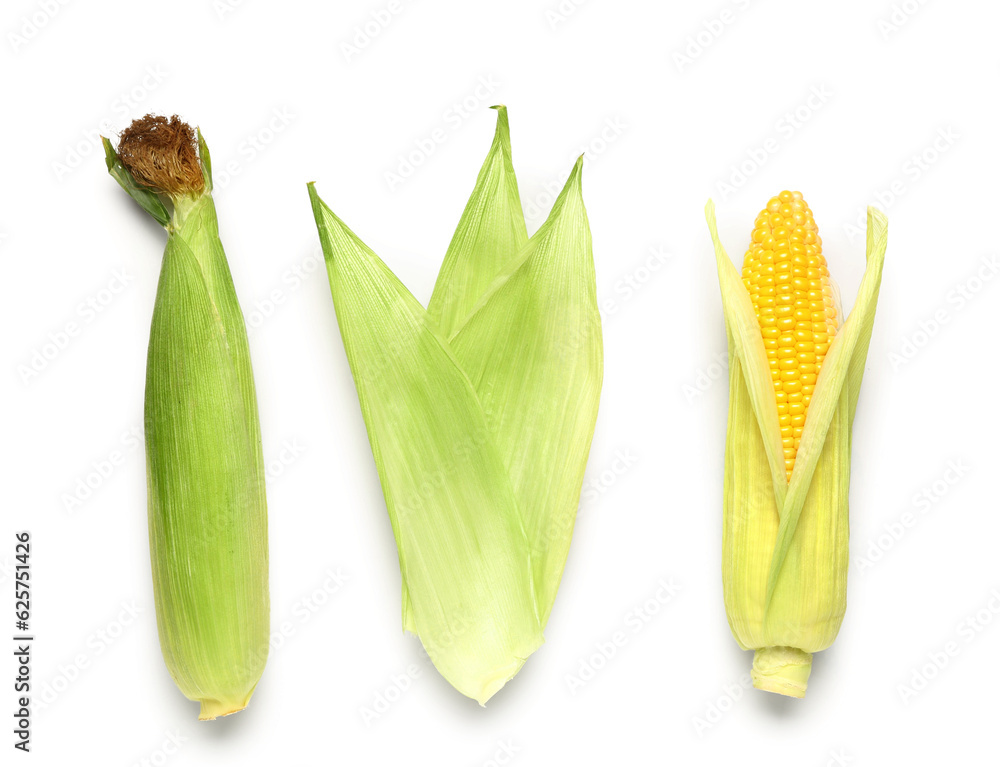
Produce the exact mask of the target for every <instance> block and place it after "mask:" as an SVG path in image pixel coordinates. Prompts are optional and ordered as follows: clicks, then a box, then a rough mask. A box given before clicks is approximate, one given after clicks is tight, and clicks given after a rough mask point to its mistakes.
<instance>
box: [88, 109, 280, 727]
mask: <svg viewBox="0 0 1000 767" xmlns="http://www.w3.org/2000/svg"><path fill="white" fill-rule="evenodd" d="M104 149H105V154H106V159H107V165H108V171H109V172H110V173H111V175H112V176H113V177H114V178H115V179H116V180H117V181H118V183H119V184H121V186H122V188H124V189H125V191H126V192H128V193H129V195H130V196H131V197H132V198H133V199H135V200H136V202H138V203H139V204H140V205H141V206H142V208H143V209H144V210H145V211H146V212H147V213H149V214H150V215H151V216H153V218H155V219H156V220H157V221H158V222H159V223H160V224H161V225H163V226H164V227H165V228H166V230H167V247H166V251H165V253H164V256H163V265H162V269H161V272H160V281H159V287H158V289H157V294H156V304H155V306H154V309H153V320H152V326H151V328H150V338H149V355H148V358H147V363H146V402H145V437H146V476H147V485H148V513H149V546H150V559H151V562H152V569H153V592H154V597H155V602H156V622H157V627H158V630H159V635H160V647H161V649H162V651H163V658H164V660H165V661H166V664H167V668H168V670H169V671H170V675H171V676H172V677H173V679H174V682H176V684H177V686H178V687H179V688H180V690H181V692H183V693H184V695H185V696H187V697H188V698H190V699H191V700H194V701H198V702H200V703H201V712H200V715H199V719H215V718H216V717H217V716H224V715H226V714H231V713H235V712H236V711H240V710H242V709H243V708H245V707H246V705H247V703H248V702H249V700H250V696H251V695H252V694H253V691H254V688H255V687H256V685H257V682H258V680H259V679H260V676H261V673H262V672H263V669H264V663H265V661H266V659H267V651H268V642H269V597H268V558H267V507H266V502H265V497H264V462H263V456H262V452H261V439H260V424H259V421H258V416H257V399H256V394H255V390H254V382H253V373H252V370H251V368H250V351H249V347H248V344H247V334H246V328H245V326H244V323H243V315H242V313H241V311H240V307H239V303H238V302H237V299H236V292H235V289H234V287H233V280H232V277H231V275H230V273H229V266H228V264H227V262H226V256H225V253H224V252H223V249H222V243H221V241H220V240H219V234H218V222H217V219H216V214H215V205H214V203H213V201H212V194H211V191H212V173H211V159H210V156H209V153H208V147H207V146H206V145H205V142H204V140H203V139H202V138H201V135H200V133H199V134H198V136H197V140H196V138H195V132H194V130H192V129H191V127H190V126H188V125H187V124H185V123H183V122H181V121H180V120H179V119H178V118H177V117H176V116H175V117H173V118H171V119H169V120H168V119H167V118H165V117H154V116H152V115H147V116H146V117H144V118H141V119H139V120H136V121H135V122H133V123H132V125H131V126H130V127H129V128H128V129H126V130H125V131H124V132H123V133H122V136H121V140H120V143H119V147H118V151H117V152H116V151H115V150H114V148H113V147H112V146H111V143H110V142H109V141H108V140H107V139H104Z"/></svg>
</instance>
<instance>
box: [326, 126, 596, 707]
mask: <svg viewBox="0 0 1000 767" xmlns="http://www.w3.org/2000/svg"><path fill="white" fill-rule="evenodd" d="M497 110H498V120H497V129H496V134H495V137H494V141H493V145H492V147H491V149H490V152H489V154H488V155H487V158H486V161H485V162H484V163H483V166H482V169H481V170H480V173H479V178H478V180H477V183H476V186H475V189H474V190H473V193H472V197H471V198H470V200H469V203H468V205H467V206H466V209H465V212H464V214H463V215H462V218H461V220H460V222H459V225H458V228H457V230H456V232H455V235H454V237H453V238H452V242H451V245H450V247H449V248H448V252H447V254H446V256H445V260H444V264H443V266H442V268H441V272H440V274H439V276H438V280H437V284H436V286H435V289H434V294H433V296H432V298H431V300H430V303H429V306H428V309H427V310H426V311H425V310H424V308H423V307H422V306H421V305H420V304H419V302H418V301H417V300H416V299H415V298H414V297H413V296H412V295H411V294H410V293H409V291H407V290H406V288H405V287H404V286H403V285H402V283H400V282H399V280H397V279H396V278H395V276H394V275H393V274H392V272H391V271H390V270H389V269H388V267H387V266H386V265H385V264H384V263H383V262H382V261H381V260H379V259H378V257H377V256H376V255H375V254H374V253H372V251H371V250H369V249H368V248H367V247H366V246H365V245H363V244H362V243H361V241H360V240H359V239H358V238H357V237H356V236H355V235H354V234H353V233H352V232H351V231H350V230H349V229H348V228H347V227H346V226H345V225H344V224H343V222H342V221H341V220H340V219H339V218H337V217H336V216H335V215H334V214H333V213H332V212H331V210H330V209H329V208H328V207H327V206H326V205H325V204H324V203H323V202H322V201H321V200H320V199H319V196H318V195H317V194H316V191H315V189H314V188H313V186H312V185H310V187H309V191H310V196H311V199H312V205H313V212H314V215H315V217H316V223H317V226H318V228H319V233H320V240H321V243H322V246H323V253H324V255H325V258H326V265H327V271H328V273H329V277H330V287H331V291H332V294H333V301H334V306H335V307H336V312H337V320H338V322H339V325H340V332H341V336H342V338H343V341H344V348H345V350H346V352H347V358H348V360H349V362H350V365H351V371H352V373H353V376H354V380H355V384H356V387H357V391H358V399H359V400H360V402H361V411H362V414H363V415H364V419H365V424H366V426H367V429H368V437H369V441H370V443H371V447H372V453H373V455H374V457H375V464H376V467H377V469H378V473H379V478H380V479H381V482H382V490H383V495H384V497H385V501H386V506H387V508H388V511H389V517H390V520H391V522H392V529H393V533H394V535H395V538H396V545H397V550H398V553H399V564H400V570H401V573H402V585H403V625H404V627H405V628H406V629H407V630H410V631H412V632H414V633H416V634H417V635H418V636H419V637H420V640H421V642H422V643H423V645H424V647H425V649H426V650H427V653H428V655H429V656H430V658H431V660H432V661H433V662H434V664H435V666H436V667H437V668H438V670H439V671H440V672H441V673H442V675H444V676H445V678H446V679H448V681H449V682H450V683H451V684H452V685H454V686H455V688H456V689H458V690H459V691H460V692H462V693H464V694H465V695H467V696H469V697H471V698H474V699H475V700H477V701H479V702H480V703H481V704H482V703H485V702H486V701H487V700H488V699H489V698H490V697H491V696H492V695H493V694H494V693H496V692H497V690H499V689H500V688H501V687H502V686H503V685H504V684H505V683H506V681H507V680H508V679H510V678H511V677H512V676H514V674H516V673H517V671H518V670H519V669H520V668H521V666H522V664H523V663H524V661H525V659H526V658H527V657H528V655H530V654H531V653H532V652H533V651H534V650H535V649H536V648H537V647H538V646H539V645H540V644H541V642H542V629H543V628H544V626H545V623H546V621H547V620H548V616H549V613H550V611H551V609H552V604H553V601H554V599H555V594H556V591H557V589H558V586H559V580H560V578H561V576H562V571H563V567H564V565H565V561H566V555H567V552H568V549H569V542H570V538H571V536H572V530H573V522H574V519H575V515H576V509H577V506H578V503H579V497H580V488H581V484H582V481H583V472H584V468H585V466H586V462H587V455H588V452H589V449H590V442H591V438H592V435H593V431H594V424H595V421H596V417H597V406H598V400H599V397H600V388H601V378H602V373H603V351H602V345H601V328H600V318H599V315H598V312H597V300H596V290H595V280H594V266H593V256H592V253H591V241H590V229H589V225H588V222H587V215H586V210H585V209H584V206H583V199H582V193H581V174H582V161H580V162H577V164H576V166H575V167H574V169H573V171H572V173H571V174H570V176H569V179H568V180H567V182H566V185H565V188H564V189H563V191H562V193H561V194H560V195H559V198H558V199H557V200H556V202H555V204H554V205H553V208H552V212H551V213H550V215H549V218H548V220H547V221H546V222H545V223H544V224H543V225H542V227H541V228H540V229H539V231H538V232H537V233H536V234H535V235H534V236H533V237H532V238H531V239H530V240H529V239H528V237H527V234H526V230H525V224H524V215H523V213H522V211H521V203H520V197H519V195H518V191H517V182H516V180H515V177H514V172H513V166H512V164H511V154H510V137H509V132H508V123H507V114H506V109H505V108H503V107H497Z"/></svg>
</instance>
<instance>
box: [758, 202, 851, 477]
mask: <svg viewBox="0 0 1000 767" xmlns="http://www.w3.org/2000/svg"><path fill="white" fill-rule="evenodd" d="M743 284H744V285H746V287H747V292H749V293H750V301H751V303H752V304H753V308H754V313H755V314H756V315H757V320H758V322H760V329H761V335H762V336H763V340H764V349H765V351H766V352H767V364H768V366H769V367H770V369H771V380H772V381H774V393H775V397H776V399H777V403H778V423H779V425H780V426H781V447H782V451H783V453H784V456H785V471H786V474H787V475H788V478H789V479H791V476H792V468H793V467H794V466H795V453H796V451H797V450H798V448H799V444H800V443H801V441H802V429H803V426H804V424H805V420H806V412H807V411H808V409H809V402H810V400H811V399H812V394H813V389H814V387H815V385H816V378H817V377H818V375H819V369H820V367H821V366H822V364H823V359H824V358H825V357H826V352H827V350H828V349H829V348H830V342H831V341H832V340H833V337H834V336H835V335H836V333H837V326H838V324H839V323H838V311H837V307H836V306H834V298H833V285H832V283H831V282H830V272H829V271H828V270H827V267H826V259H824V258H823V251H822V240H820V238H819V234H818V232H817V230H816V222H815V221H813V215H812V211H811V210H809V206H808V205H806V202H805V200H803V199H802V193H801V192H787V191H786V192H782V193H781V194H780V195H778V196H777V197H772V198H771V199H770V201H769V202H768V203H767V207H766V208H765V209H764V210H762V211H761V212H760V215H759V216H757V221H756V222H755V224H754V230H753V234H752V235H751V240H750V247H749V248H748V249H747V253H746V257H745V258H744V260H743Z"/></svg>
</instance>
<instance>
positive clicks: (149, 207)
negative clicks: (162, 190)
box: [101, 136, 170, 226]
mask: <svg viewBox="0 0 1000 767" xmlns="http://www.w3.org/2000/svg"><path fill="white" fill-rule="evenodd" d="M101 141H102V142H103V144H104V161H105V162H106V163H107V166H108V173H110V174H111V177H112V178H114V180H115V181H117V182H118V183H119V185H120V186H121V188H122V189H124V190H125V191H126V192H127V193H128V196H129V197H131V198H132V199H133V200H135V201H136V202H137V203H139V206H140V207H141V208H142V209H143V210H144V211H146V212H147V213H148V214H149V215H151V216H152V217H153V218H155V219H156V221H157V222H158V223H159V224H160V226H166V225H167V224H168V223H169V222H170V211H168V210H167V206H166V205H164V204H163V200H162V199H161V198H160V196H159V195H158V194H156V193H155V192H153V191H151V190H150V189H147V188H146V187H144V186H140V185H139V184H138V183H137V182H136V180H135V178H133V176H132V174H131V173H129V172H128V170H126V169H125V166H124V165H122V162H121V160H120V159H119V158H118V152H116V151H115V148H114V147H113V146H111V142H110V141H108V139H106V138H104V137H103V136H102V137H101Z"/></svg>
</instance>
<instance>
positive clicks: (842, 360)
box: [705, 201, 887, 697]
mask: <svg viewBox="0 0 1000 767" xmlns="http://www.w3.org/2000/svg"><path fill="white" fill-rule="evenodd" d="M705 215H706V218H707V220H708V225H709V229H710V231H711V234H712V241H713V242H714V244H715V257H716V265H717V267H718V272H719V283H720V286H721V289H722V305H723V311H724V313H725V318H726V335H727V339H728V345H729V420H728V425H727V429H726V456H725V485H724V491H723V548H722V585H723V593H724V596H725V605H726V615H727V617H728V619H729V627H730V629H731V630H732V633H733V637H734V638H735V639H736V641H737V642H738V643H739V645H740V647H741V648H743V649H744V650H748V649H752V650H755V651H756V652H755V656H754V667H753V673H752V677H753V681H754V685H755V686H757V687H759V688H761V689H766V690H770V691H772V692H779V693H782V694H785V695H791V696H793V697H802V696H803V695H804V694H805V689H806V682H807V680H808V676H809V671H810V668H811V662H812V659H811V654H812V653H814V652H818V651H819V650H823V649H825V648H827V647H829V646H830V645H831V644H832V643H833V640H834V639H835V638H836V636H837V632H838V631H839V630H840V624H841V621H842V620H843V617H844V611H845V609H846V604H847V603H846V593H847V567H848V487H849V483H850V473H851V425H852V423H853V422H854V413H855V409H856V407H857V402H858V394H859V392H860V389H861V378H862V375H863V374H864V366H865V359H866V358H867V355H868V344H869V341H870V340H871V334H872V326H873V323H874V319H875V306H876V303H877V301H878V292H879V286H880V284H881V281H882V265H883V261H884V258H885V248H886V237H887V220H886V217H885V215H884V214H883V213H882V212H881V211H879V210H877V209H875V208H871V207H870V208H868V235H867V245H866V259H867V266H866V269H865V273H864V277H863V278H862V281H861V286H860V288H859V290H858V295H857V298H856V300H855V302H854V307H853V309H852V310H851V313H850V315H849V316H848V317H847V320H846V321H845V322H844V324H843V325H842V326H841V327H840V329H839V330H838V332H837V335H836V336H835V337H834V341H833V343H832V344H831V345H830V349H829V352H828V354H827V356H826V359H825V360H824V362H823V366H822V368H821V370H820V374H819V377H818V380H817V381H816V387H815V391H814V393H813V398H812V402H811V404H810V406H809V412H808V415H807V416H806V420H805V425H804V429H803V433H802V441H801V444H800V446H799V449H798V453H797V455H796V460H795V466H794V469H793V471H792V476H791V479H790V480H788V479H786V473H785V465H784V458H783V455H782V446H781V434H780V429H779V425H778V410H777V404H776V401H775V397H774V387H773V385H772V383H771V374H770V370H769V367H768V362H767V356H766V353H765V349H764V344H763V341H762V338H761V332H760V325H759V323H758V321H757V318H756V316H755V314H754V310H753V306H752V305H751V302H750V296H749V294H748V293H747V290H746V288H745V286H744V285H743V281H742V279H741V277H740V274H739V272H738V271H737V270H736V267H735V266H734V265H733V263H732V261H731V260H730V259H729V256H728V255H727V254H726V251H725V249H724V248H723V246H722V243H721V242H720V240H719V235H718V232H717V230H716V223H715V208H714V205H713V204H712V202H711V201H709V203H708V205H707V206H706V208H705Z"/></svg>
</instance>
